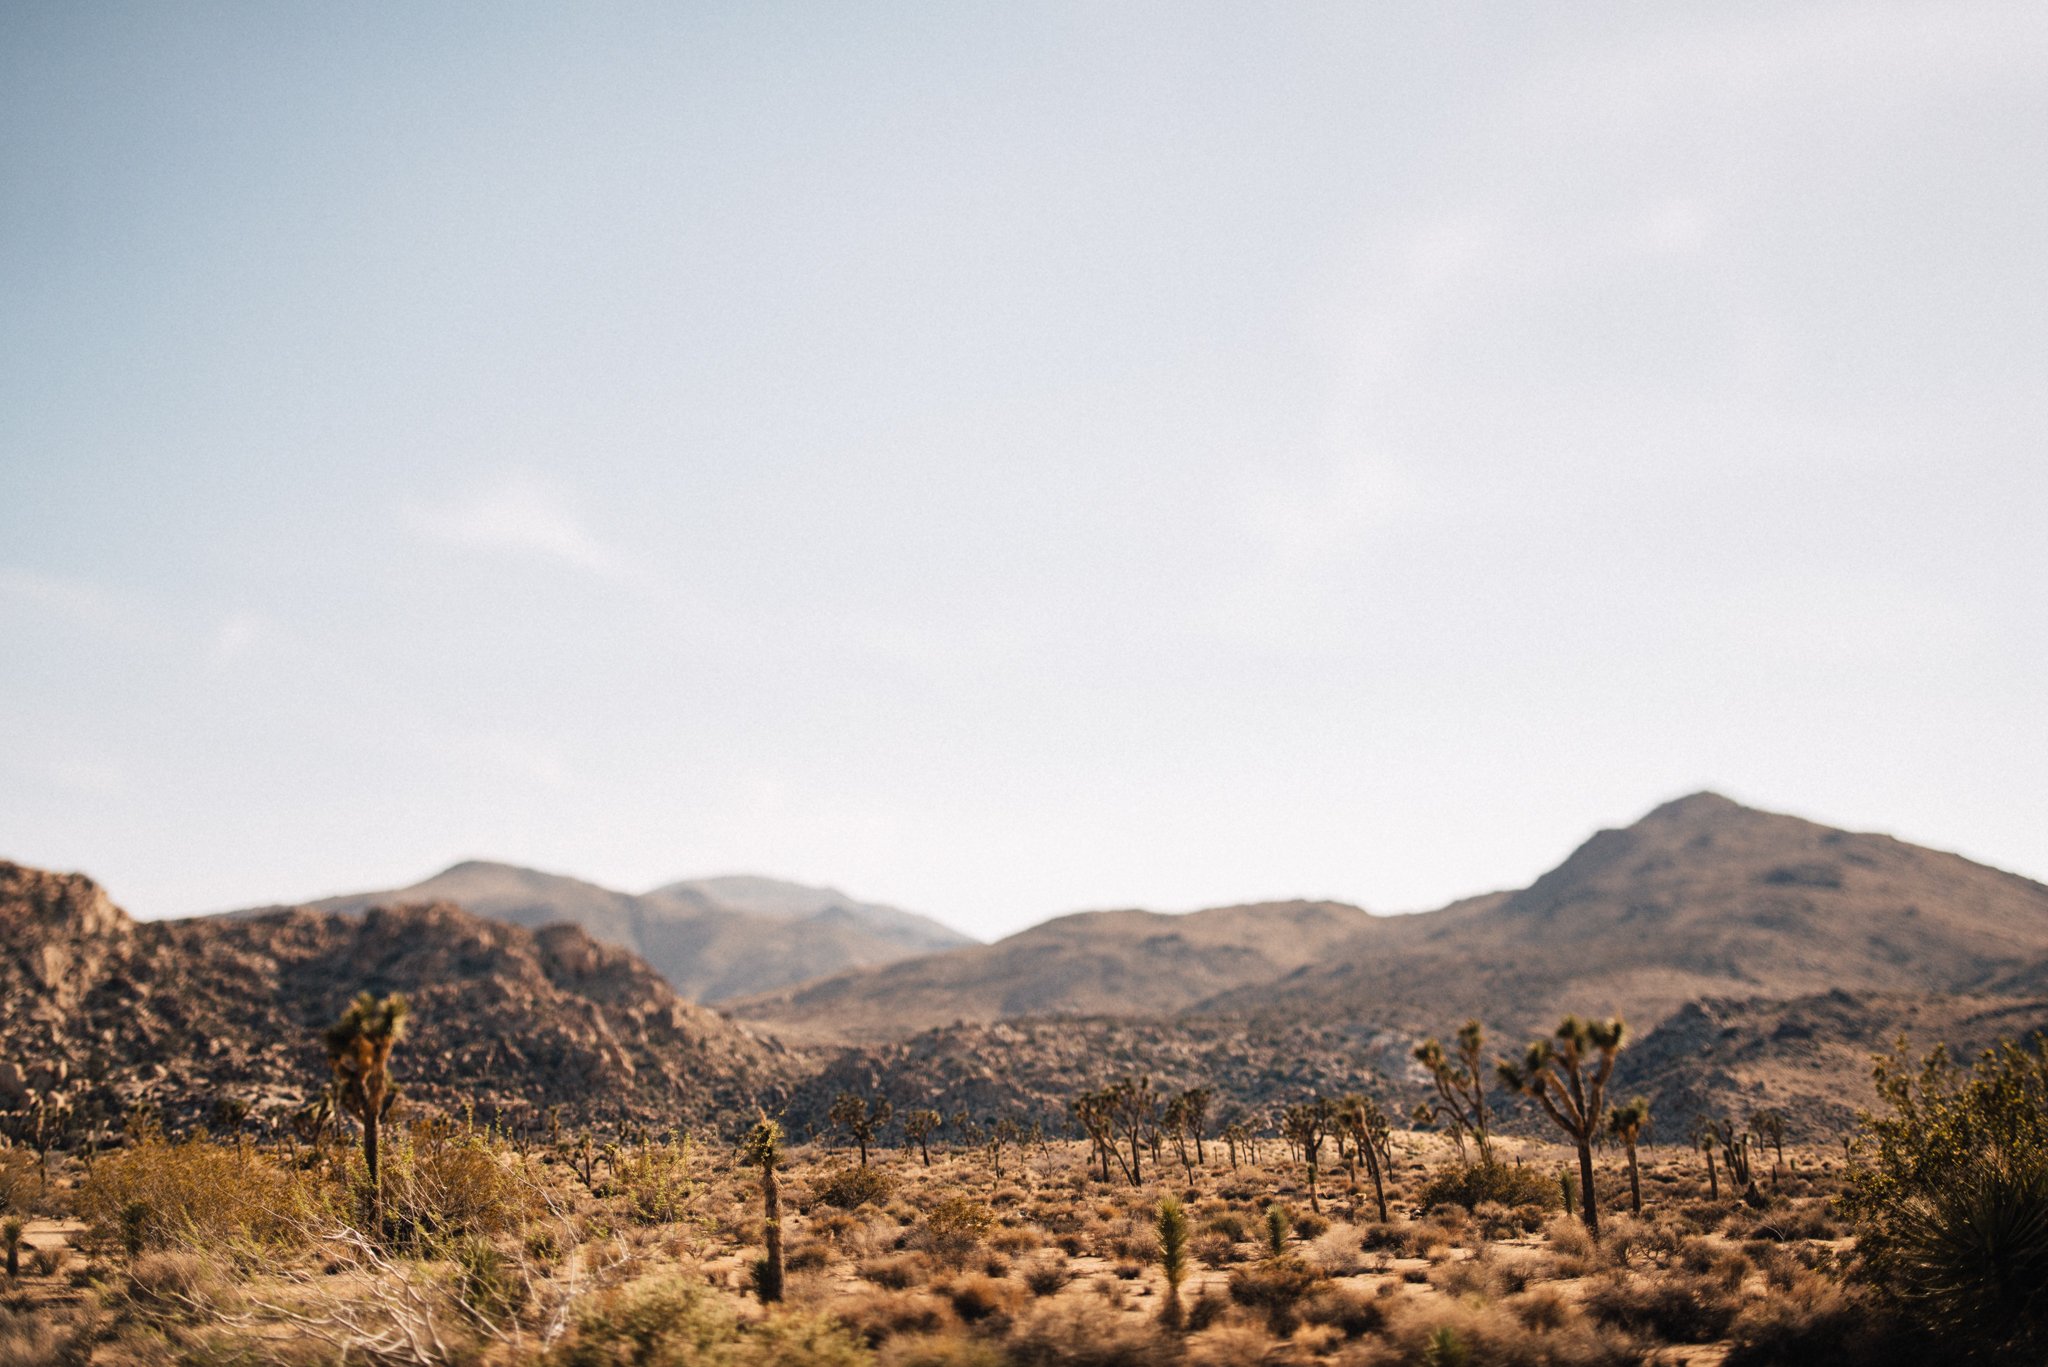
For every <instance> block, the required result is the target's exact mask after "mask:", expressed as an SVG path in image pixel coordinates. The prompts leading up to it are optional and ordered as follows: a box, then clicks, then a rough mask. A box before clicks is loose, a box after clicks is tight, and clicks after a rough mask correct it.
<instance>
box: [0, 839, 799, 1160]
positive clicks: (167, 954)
mask: <svg viewBox="0 0 2048 1367" xmlns="http://www.w3.org/2000/svg"><path fill="white" fill-rule="evenodd" d="M365 990H367V991H372V992H376V993H378V994H380V995H382V994H385V993H389V992H394V991H396V992H403V993H405V994H406V996H407V997H408V999H409V1000H410V1001H411V1003H412V1007H413V1015H412V1021H411V1029H410V1033H409V1035H408V1037H407V1039H406V1040H405V1042H404V1043H403V1044H401V1045H400V1046H399V1049H398V1051H397V1053H396V1055H395V1059H396V1062H395V1064H394V1072H395V1074H396V1075H397V1076H398V1078H399V1080H400V1082H401V1083H402V1084H403V1086H404V1088H405V1094H406V1096H407V1098H408V1099H409V1100H411V1101H412V1102H415V1103H420V1104H423V1105H425V1106H428V1107H436V1108H440V1109H442V1110H448V1111H452V1110H455V1109H458V1108H460V1107H462V1106H465V1105H472V1104H473V1105H474V1106H475V1107H476V1108H477V1110H478V1112H479V1114H480V1115H481V1116H482V1117H485V1118H492V1117H495V1118H500V1119H502V1120H504V1121H505V1122H506V1123H508V1124H514V1125H524V1124H532V1123H535V1122H537V1119H538V1117H539V1116H540V1115H541V1114H542V1112H543V1110H544V1109H545V1108H546V1107H548V1106H552V1105H557V1104H559V1105H562V1106H563V1107H564V1108H565V1113H566V1114H567V1115H568V1116H569V1117H570V1118H571V1119H577V1118H595V1117H597V1116H600V1115H601V1116H603V1117H604V1118H606V1119H607V1120H613V1119H616V1118H617V1117H620V1116H625V1117H630V1118H634V1119H641V1120H645V1121H647V1122H649V1123H652V1124H659V1125H663V1126H665V1125H669V1124H673V1123H677V1122H679V1121H680V1122H683V1123H694V1124H699V1125H701V1124H704V1123H706V1122H711V1121H715V1120H717V1119H720V1118H723V1117H728V1116H732V1115H736V1114H742V1113H744V1110H745V1108H747V1107H748V1106H750V1105H753V1104H757V1103H761V1102H768V1103H770V1104H773V1103H774V1102H775V1101H776V1100H777V1099H778V1098H780V1097H781V1096H782V1095H784V1094H785V1093H786V1091H787V1088H788V1086H789V1084H790V1083H791V1081H792V1080H793V1079H794V1078H795V1077H796V1076H797V1075H798V1074H799V1073H800V1072H801V1071H803V1069H802V1068H800V1066H799V1063H798V1061H797V1060H795V1059H793V1058H792V1057H791V1056H790V1055H789V1054H788V1053H787V1051H786V1050H783V1049H782V1048H781V1047H780V1046H779V1045H777V1044H775V1043H773V1042H772V1041H763V1040H760V1039H757V1038H755V1037H754V1036H752V1035H750V1034H748V1033H747V1032H746V1031H744V1030H743V1029H741V1028H739V1027H737V1026H735V1025H733V1024H732V1023H731V1022H730V1021H728V1020H726V1019H724V1018H723V1017H721V1016H720V1015H719V1014H718V1013H717V1012H715V1011H710V1010H707V1009H705V1008H703V1007H700V1006H695V1005H692V1004H691V1003H689V1002H686V1001H684V1000H682V999H681V998H679V997H678V996H677V995H676V994H675V992H674V990H673V989H671V988H670V987H669V985H668V984H667V983H666V982H664V981H663V980H662V978H661V977H660V975H658V974H657V973H656V972H655V971H654V970H653V969H652V968H651V967H649V966H648V965H647V964H646V963H645V962H644V961H642V960H640V959H638V958H637V957H635V956H634V955H632V954H630V953H627V952H626V951H624V950H620V949H616V948H612V947H610V946H606V945H603V944H600V943H598V942H597V941H596V940H594V939H593V938H591V937H590V936H589V935H587V934H586V933H584V932H583V931H582V930H581V929H579V928H578V927H576V926H572V925H551V926H547V927H545V928H543V929H541V930H538V931H535V930H528V929H525V928H523V927H519V926H513V925H507V924H504V923H501V922H498V921H494V920H488V919H485V918H483V917H479V916H475V915H472V914H470V913H469V912H466V911H464V910H462V909H460V908H458V907H455V906H453V905H450V904H448V903H445V902H443V903H434V904H427V905H402V906H395V907H380V908H377V909H374V910H371V911H369V912H367V913H365V914H363V915H360V916H346V915H341V914H338V913H335V912H321V911H313V910H308V909H305V908H298V909H291V910H282V911H274V912H267V913H253V914H247V915H242V916H238V917H233V918H228V917H198V918H194V919H191V920H184V921H142V922H138V921H135V920H133V919H131V918H130V917H129V916H128V915H127V913H125V912H123V911H122V910H121V909H120V908H119V907H117V906H115V905H114V904H113V902H112V901H110V900H109V899H108V897H107V894H106V892H105V891H104V890H103V889H101V888H100V887H99V885H98V884H96V883H94V882H93V881H92V880H91V879H90V878H87V877H85V876H84V875H82V874H56V873H47V872H44V871H42V870H39V869H32V868H27V867H24V866H22V865H19V864H12V863H6V862H0V1058H4V1059H5V1060H6V1061H7V1062H6V1063H5V1064H4V1065H0V1093H4V1094H5V1095H0V1106H9V1107H18V1106H19V1105H21V1104H22V1103H23V1102H24V1100H25V1098H24V1088H27V1089H33V1090H36V1091H40V1092H44V1093H52V1094H56V1095H58V1096H60V1097H62V1098H63V1099H64V1100H65V1101H66V1102H67V1103H68V1104H70V1105H71V1106H72V1108H73V1112H74V1115H76V1116H77V1117H79V1118H80V1119H82V1120H88V1121H89V1120H91V1119H93V1118H98V1119H103V1120H111V1121H112V1122H114V1123H116V1124H118V1122H119V1119H120V1117H121V1115H122V1114H123V1113H124V1112H125V1111H126V1110H127V1109H128V1108H129V1107H131V1106H134V1105H136V1104H146V1105H150V1106H153V1107H157V1108H159V1109H160V1110H161V1111H162V1112H163V1113H164V1115H165V1118H166V1119H167V1120H168V1121H173V1122H176V1121H180V1120H183V1121H191V1120H194V1119H197V1118H200V1117H202V1116H203V1115H205V1114H206V1113H207V1112H208V1111H209V1110H210V1109H211V1107H212V1106H213V1105H214V1104H215V1102H216V1101H218V1100H220V1099H222V1098H225V1097H235V1098H239V1099H241V1100H244V1101H247V1102H249V1103H251V1104H252V1105H253V1106H254V1107H255V1109H256V1110H257V1112H258V1113H259V1114H269V1115H274V1114H276V1113H277V1112H279V1111H282V1110H284V1109H288V1108H291V1107H295V1106H297V1105H299V1104H301V1103H303V1102H304V1101H305V1100H306V1099H307V1098H308V1097H309V1096H311V1095H312V1094H314V1093H315V1092H317V1091H318V1089H319V1088H321V1087H322V1086H324V1085H325V1084H326V1082H327V1081H328V1077H329V1074H328V1068H327V1063H326V1056H325V1053H324V1051H323V1049H322V1046H321V1043H320V1031H321V1029H322V1028H323V1027H325V1026H326V1025H328V1024H329V1023H331V1022H332V1021H333V1020H334V1019H335V1018H336V1017H337V1016H338V1015H339V1014H340V1012H341V1010H342V1008H343V1007H344V1006H345V1005H346V1004H347V1002H348V1001H349V999H350V998H351V997H353V996H354V995H355V994H356V993H357V992H359V991H365Z"/></svg>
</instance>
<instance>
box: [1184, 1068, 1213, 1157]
mask: <svg viewBox="0 0 2048 1367" xmlns="http://www.w3.org/2000/svg"><path fill="white" fill-rule="evenodd" d="M1215 1095H1216V1093H1215V1092H1214V1091H1213V1090H1212V1089H1210V1088H1208V1087H1190V1088H1188V1089H1187V1090H1186V1091H1185V1092H1182V1093H1181V1094H1180V1100H1181V1105H1182V1107H1183V1108H1184V1110H1185V1111H1186V1114H1187V1122H1188V1133H1189V1134H1190V1135H1192V1136H1193V1137H1194V1141H1195V1166H1197V1167H1203V1166H1206V1165H1207V1161H1208V1160H1206V1159H1205V1158H1203V1157H1202V1131H1203V1130H1205V1129H1207V1128H1208V1127H1209V1102H1210V1101H1211V1100H1212V1099H1214V1097H1215Z"/></svg>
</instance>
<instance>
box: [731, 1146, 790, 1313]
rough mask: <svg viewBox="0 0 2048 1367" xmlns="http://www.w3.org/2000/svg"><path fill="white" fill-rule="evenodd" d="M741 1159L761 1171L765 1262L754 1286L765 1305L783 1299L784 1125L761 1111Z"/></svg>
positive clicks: (758, 1267) (757, 1268) (757, 1270)
mask: <svg viewBox="0 0 2048 1367" xmlns="http://www.w3.org/2000/svg"><path fill="white" fill-rule="evenodd" d="M740 1161H741V1162H742V1163H744V1164H746V1165H747V1166H748V1167H750V1168H759V1169H760V1170H761V1246H762V1249H763V1252H762V1257H761V1261H760V1262H758V1263H756V1264H755V1265H754V1266H755V1271H754V1289H755V1290H757V1291H759V1292H760V1293H761V1301H762V1303H763V1304H764V1305H765V1304H767V1303H769V1302H771V1301H779V1300H781V1299H782V1191H781V1188H780V1187H779V1186H777V1185H776V1180H775V1165H776V1164H777V1163H780V1162H781V1161H782V1127H781V1126H780V1125H778V1124H776V1123H775V1122H774V1121H772V1120H770V1119H769V1118H768V1113H767V1112H766V1111H763V1112H762V1113H761V1121H760V1123H759V1124H757V1125H756V1126H754V1128H753V1129H751V1130H749V1131H748V1132H747V1137H746V1139H745V1140H744V1141H742V1143H741V1145H740Z"/></svg>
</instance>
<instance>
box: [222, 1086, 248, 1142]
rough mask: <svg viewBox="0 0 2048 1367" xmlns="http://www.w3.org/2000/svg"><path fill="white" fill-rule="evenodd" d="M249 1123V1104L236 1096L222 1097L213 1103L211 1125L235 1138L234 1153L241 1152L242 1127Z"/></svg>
mask: <svg viewBox="0 0 2048 1367" xmlns="http://www.w3.org/2000/svg"><path fill="white" fill-rule="evenodd" d="M248 1122H249V1103H248V1102H246V1101H244V1100H242V1098H240V1097H238V1096H224V1097H220V1098H218V1099H217V1100H216V1101H215V1102H214V1103H213V1123H214V1124H216V1125H219V1126H220V1127H221V1128H223V1129H225V1130H227V1131H228V1133H230V1134H232V1135H234V1137H235V1152H236V1153H240V1152H241V1151H242V1127H243V1126H244V1125H246V1124H247V1123H248Z"/></svg>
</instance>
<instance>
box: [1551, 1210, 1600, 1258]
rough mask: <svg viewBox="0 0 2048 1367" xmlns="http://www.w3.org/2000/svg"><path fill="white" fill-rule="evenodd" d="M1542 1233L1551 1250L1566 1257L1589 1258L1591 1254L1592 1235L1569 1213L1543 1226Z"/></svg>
mask: <svg viewBox="0 0 2048 1367" xmlns="http://www.w3.org/2000/svg"><path fill="white" fill-rule="evenodd" d="M1543 1235H1544V1237H1545V1238H1546V1239H1548V1240H1549V1241H1550V1247H1551V1249H1552V1250H1553V1251H1555V1252H1557V1253H1561V1254H1563V1255H1564V1256H1565V1257H1568V1258H1590V1257H1592V1256H1593V1236H1592V1235H1590V1234H1588V1233H1587V1232H1586V1227H1585V1226H1584V1225H1582V1224H1580V1223H1579V1221H1578V1219H1577V1218H1576V1217H1574V1216H1570V1215H1560V1216H1558V1217H1557V1218H1556V1219H1555V1220H1552V1221H1551V1222H1550V1223H1549V1224H1548V1225H1546V1226H1544V1229H1543Z"/></svg>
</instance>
